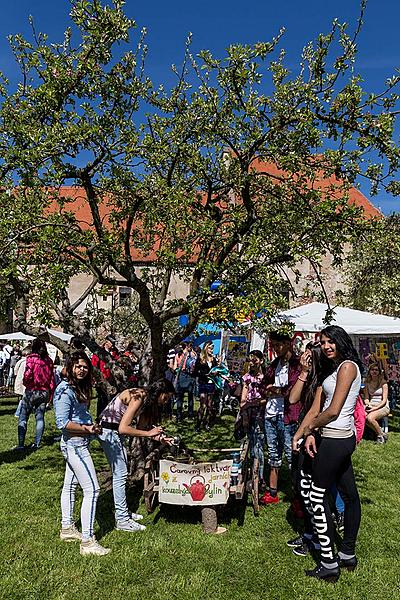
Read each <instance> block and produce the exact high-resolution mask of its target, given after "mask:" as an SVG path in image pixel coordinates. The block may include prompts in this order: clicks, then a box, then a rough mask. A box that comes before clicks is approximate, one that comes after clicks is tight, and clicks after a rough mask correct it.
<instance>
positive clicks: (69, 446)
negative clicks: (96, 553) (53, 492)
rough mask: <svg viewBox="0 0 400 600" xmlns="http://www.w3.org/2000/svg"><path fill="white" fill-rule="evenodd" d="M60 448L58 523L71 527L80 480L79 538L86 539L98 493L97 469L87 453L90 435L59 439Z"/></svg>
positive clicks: (90, 533)
mask: <svg viewBox="0 0 400 600" xmlns="http://www.w3.org/2000/svg"><path fill="white" fill-rule="evenodd" d="M60 447H61V452H62V454H63V456H64V458H65V462H66V466H65V477H64V485H63V489H62V492H61V514H62V521H61V525H62V527H70V526H71V525H72V524H73V522H74V504H75V494H76V488H77V487H78V483H79V485H80V486H81V488H82V492H83V500H82V506H81V523H82V541H87V540H89V539H90V538H91V537H92V536H93V529H94V519H95V516H96V505H97V499H98V497H99V493H100V486H99V483H98V481H97V476H96V471H95V469H94V465H93V460H92V457H91V456H90V452H89V438H88V437H71V438H69V439H68V440H64V439H62V440H61V444H60Z"/></svg>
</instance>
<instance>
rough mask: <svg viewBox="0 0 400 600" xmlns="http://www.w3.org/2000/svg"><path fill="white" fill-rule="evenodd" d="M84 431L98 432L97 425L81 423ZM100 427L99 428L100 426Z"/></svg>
mask: <svg viewBox="0 0 400 600" xmlns="http://www.w3.org/2000/svg"><path fill="white" fill-rule="evenodd" d="M82 427H83V429H84V431H86V433H94V434H96V433H98V431H97V428H98V427H99V426H98V425H93V424H91V425H82ZM100 429H101V428H100Z"/></svg>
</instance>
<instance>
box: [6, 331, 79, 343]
mask: <svg viewBox="0 0 400 600" xmlns="http://www.w3.org/2000/svg"><path fill="white" fill-rule="evenodd" d="M47 331H48V332H49V333H50V334H51V335H54V337H58V338H59V339H60V340H64V341H65V342H69V340H70V339H71V338H72V335H70V334H69V333H63V332H62V331H57V330H56V329H48V330H47ZM34 339H35V337H34V336H33V335H27V334H26V333H21V332H20V331H15V332H14V333H4V334H3V335H0V340H10V341H12V340H21V341H28V340H34Z"/></svg>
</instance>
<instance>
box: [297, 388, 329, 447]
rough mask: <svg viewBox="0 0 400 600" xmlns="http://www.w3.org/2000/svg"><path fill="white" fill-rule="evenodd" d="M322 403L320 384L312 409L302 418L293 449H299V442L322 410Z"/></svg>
mask: <svg viewBox="0 0 400 600" xmlns="http://www.w3.org/2000/svg"><path fill="white" fill-rule="evenodd" d="M321 404H322V387H321V386H318V387H317V389H316V392H315V396H314V401H313V403H312V405H311V408H310V410H309V411H308V413H307V414H306V416H305V417H304V419H303V420H302V422H301V423H300V425H299V428H298V430H297V431H296V433H295V434H294V437H293V449H294V450H296V449H297V442H298V441H299V440H300V438H302V437H303V436H304V432H305V430H306V429H307V428H308V427H309V425H310V423H312V422H313V421H314V420H315V419H316V418H317V417H318V415H319V414H320V412H321Z"/></svg>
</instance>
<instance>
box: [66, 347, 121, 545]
mask: <svg viewBox="0 0 400 600" xmlns="http://www.w3.org/2000/svg"><path fill="white" fill-rule="evenodd" d="M65 372H66V379H65V380H64V381H62V382H61V383H60V384H59V386H58V387H57V389H56V391H55V394H54V410H55V413H56V424H57V427H58V428H59V429H61V430H62V437H61V443H60V447H61V452H62V454H63V456H64V458H65V462H66V467H65V478H64V485H63V489H62V492H61V513H62V521H61V531H60V538H61V539H62V540H64V541H66V542H72V541H74V540H80V542H81V545H80V553H81V554H82V555H86V554H96V555H98V556H103V555H104V554H108V553H109V552H110V551H111V550H110V549H109V548H103V546H101V545H100V544H99V543H98V542H97V540H96V538H95V537H94V533H93V529H94V519H95V514H96V504H97V499H98V496H99V492H100V486H99V484H98V481H97V476H96V471H95V469H94V465H93V460H92V457H91V455H90V452H89V444H90V441H91V439H92V437H93V435H95V434H97V433H99V432H100V427H99V426H98V425H94V424H93V422H92V417H91V415H90V413H89V404H90V400H91V396H92V365H91V362H90V360H89V358H88V356H87V355H86V354H85V352H82V351H78V352H74V353H73V354H72V355H71V356H70V357H69V359H68V361H67V364H66V368H65ZM78 484H79V485H80V486H81V488H82V491H83V501H82V507H81V523H82V534H81V533H80V532H79V531H78V529H77V528H76V527H75V523H74V518H73V513H74V503H75V494H76V489H77V487H78Z"/></svg>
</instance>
